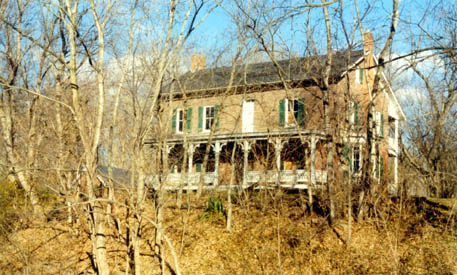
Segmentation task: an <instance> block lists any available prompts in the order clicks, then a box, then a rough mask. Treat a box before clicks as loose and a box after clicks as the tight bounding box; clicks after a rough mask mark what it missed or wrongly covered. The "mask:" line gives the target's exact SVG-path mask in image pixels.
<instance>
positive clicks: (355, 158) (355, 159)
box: [352, 145, 362, 173]
mask: <svg viewBox="0 0 457 275" xmlns="http://www.w3.org/2000/svg"><path fill="white" fill-rule="evenodd" d="M361 163H362V150H361V148H360V145H357V146H354V147H353V148H352V168H353V172H354V173H359V172H360V171H361V168H362V166H361Z"/></svg>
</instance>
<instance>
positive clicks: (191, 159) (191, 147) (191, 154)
mask: <svg viewBox="0 0 457 275" xmlns="http://www.w3.org/2000/svg"><path fill="white" fill-rule="evenodd" d="M195 147H196V145H195V144H192V143H190V144H189V149H188V151H187V154H188V155H187V161H188V165H187V185H190V182H191V180H190V178H191V175H192V166H193V165H194V164H193V162H194V152H195Z"/></svg>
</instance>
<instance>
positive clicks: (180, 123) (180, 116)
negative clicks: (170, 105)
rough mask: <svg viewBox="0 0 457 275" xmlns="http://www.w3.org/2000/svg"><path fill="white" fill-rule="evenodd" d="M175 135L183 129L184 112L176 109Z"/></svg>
mask: <svg viewBox="0 0 457 275" xmlns="http://www.w3.org/2000/svg"><path fill="white" fill-rule="evenodd" d="M176 124H177V125H176V133H182V131H183V129H184V110H183V109H178V111H177V112H176Z"/></svg>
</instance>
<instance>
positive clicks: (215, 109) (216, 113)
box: [214, 105, 219, 129]
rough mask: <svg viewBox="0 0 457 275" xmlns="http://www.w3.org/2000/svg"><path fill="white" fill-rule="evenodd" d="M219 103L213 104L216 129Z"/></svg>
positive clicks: (217, 126) (217, 127)
mask: <svg viewBox="0 0 457 275" xmlns="http://www.w3.org/2000/svg"><path fill="white" fill-rule="evenodd" d="M218 113H219V105H214V118H215V119H216V129H219V115H218Z"/></svg>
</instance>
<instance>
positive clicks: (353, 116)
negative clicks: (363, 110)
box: [348, 101, 359, 125]
mask: <svg viewBox="0 0 457 275" xmlns="http://www.w3.org/2000/svg"><path fill="white" fill-rule="evenodd" d="M348 120H349V124H350V125H357V124H358V123H359V103H358V102H354V101H349V106H348Z"/></svg>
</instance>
